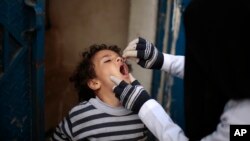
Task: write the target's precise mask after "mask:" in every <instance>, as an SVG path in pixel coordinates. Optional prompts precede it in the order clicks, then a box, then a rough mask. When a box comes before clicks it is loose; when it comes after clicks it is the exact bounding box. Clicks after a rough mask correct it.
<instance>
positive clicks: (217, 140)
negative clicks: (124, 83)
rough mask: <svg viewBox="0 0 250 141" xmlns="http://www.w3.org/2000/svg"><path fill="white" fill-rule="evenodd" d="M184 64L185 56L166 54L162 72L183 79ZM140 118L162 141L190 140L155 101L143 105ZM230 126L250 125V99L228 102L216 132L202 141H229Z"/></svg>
mask: <svg viewBox="0 0 250 141" xmlns="http://www.w3.org/2000/svg"><path fill="white" fill-rule="evenodd" d="M184 62H185V57H184V56H175V55H170V54H164V63H163V66H162V68H161V70H163V71H166V72H168V73H170V74H171V75H173V76H177V77H179V78H183V77H184ZM139 117H140V119H141V120H142V121H143V123H144V124H145V125H146V126H147V127H148V129H149V130H150V131H151V132H152V133H153V134H154V135H155V136H156V137H157V138H158V140H160V141H187V140H188V137H186V135H185V133H184V132H183V130H182V129H181V128H180V127H179V126H178V125H177V124H175V123H174V122H173V121H172V119H171V118H170V116H169V115H168V114H167V113H166V112H165V110H164V109H163V108H162V106H161V105H160V104H159V103H158V102H157V101H155V100H154V99H151V100H148V101H147V102H145V103H144V104H143V106H142V107H141V109H140V111H139ZM204 122H205V121H204ZM230 124H250V99H245V100H240V101H235V100H230V101H228V102H227V104H226V105H225V108H224V112H223V113H222V115H221V118H220V123H219V124H218V126H217V129H216V131H214V132H213V133H212V134H210V135H208V136H206V137H204V138H203V139H202V141H229V140H230V139H229V137H230V134H229V133H230V132H229V130H230Z"/></svg>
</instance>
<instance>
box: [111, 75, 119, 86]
mask: <svg viewBox="0 0 250 141" xmlns="http://www.w3.org/2000/svg"><path fill="white" fill-rule="evenodd" d="M110 79H111V81H112V82H113V83H115V85H119V84H120V83H121V82H122V80H121V79H119V78H117V77H115V76H113V75H111V76H110Z"/></svg>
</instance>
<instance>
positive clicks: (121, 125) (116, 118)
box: [51, 98, 149, 141]
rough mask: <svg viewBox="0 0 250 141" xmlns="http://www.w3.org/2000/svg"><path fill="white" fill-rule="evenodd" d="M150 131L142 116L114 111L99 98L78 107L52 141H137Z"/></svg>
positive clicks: (63, 122) (67, 117)
mask: <svg viewBox="0 0 250 141" xmlns="http://www.w3.org/2000/svg"><path fill="white" fill-rule="evenodd" d="M148 134H149V131H148V130H147V128H146V126H145V125H144V124H143V123H142V122H141V120H140V119H139V117H138V115H137V114H135V113H132V112H131V111H129V110H127V109H125V108H123V107H110V106H108V105H107V104H105V103H103V102H102V101H101V100H100V99H98V98H92V99H90V100H89V101H85V102H82V103H80V104H78V105H77V106H75V107H74V108H73V109H72V110H71V111H70V112H69V114H68V116H66V117H65V118H64V119H63V121H62V122H61V123H60V124H59V125H58V126H57V127H56V130H55V132H54V134H53V136H52V138H51V139H52V140H74V141H75V140H91V141H112V140H116V141H119V140H120V141H133V140H135V141H137V140H142V141H144V140H147V138H148Z"/></svg>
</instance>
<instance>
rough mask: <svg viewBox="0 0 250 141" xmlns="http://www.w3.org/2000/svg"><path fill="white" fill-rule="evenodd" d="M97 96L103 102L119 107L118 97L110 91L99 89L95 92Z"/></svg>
mask: <svg viewBox="0 0 250 141" xmlns="http://www.w3.org/2000/svg"><path fill="white" fill-rule="evenodd" d="M96 95H97V96H98V98H99V99H100V100H101V101H103V102H104V103H106V104H108V105H109V106H111V107H120V106H121V103H120V101H119V99H117V98H116V97H115V94H114V93H113V92H110V91H104V90H100V91H98V92H97V94H96Z"/></svg>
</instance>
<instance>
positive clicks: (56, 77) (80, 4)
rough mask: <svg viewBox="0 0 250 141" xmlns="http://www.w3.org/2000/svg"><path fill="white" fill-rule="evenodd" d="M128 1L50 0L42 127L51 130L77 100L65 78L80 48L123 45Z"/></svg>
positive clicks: (126, 27) (125, 38)
mask: <svg viewBox="0 0 250 141" xmlns="http://www.w3.org/2000/svg"><path fill="white" fill-rule="evenodd" d="M129 4H130V1H128V0H119V1H118V0H105V1H102V0H72V1H69V0H49V1H47V24H48V25H47V30H46V46H45V51H46V54H45V58H46V59H45V66H46V74H45V76H46V78H45V81H46V82H45V101H46V103H45V130H46V131H49V129H53V128H54V127H55V126H56V125H57V124H58V122H59V121H60V120H61V119H62V117H63V116H64V115H65V114H66V113H67V112H68V111H69V109H70V108H71V107H72V106H73V105H74V104H76V103H77V95H76V92H75V90H74V88H73V86H72V85H71V84H70V83H69V81H68V78H69V76H70V74H71V73H72V71H73V69H74V67H75V66H76V64H77V62H78V61H79V59H80V53H81V51H82V50H83V49H84V48H86V47H89V46H90V45H91V44H93V43H106V44H116V45H118V46H120V47H125V46H126V44H127V41H128V39H127V37H128V20H129Z"/></svg>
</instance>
